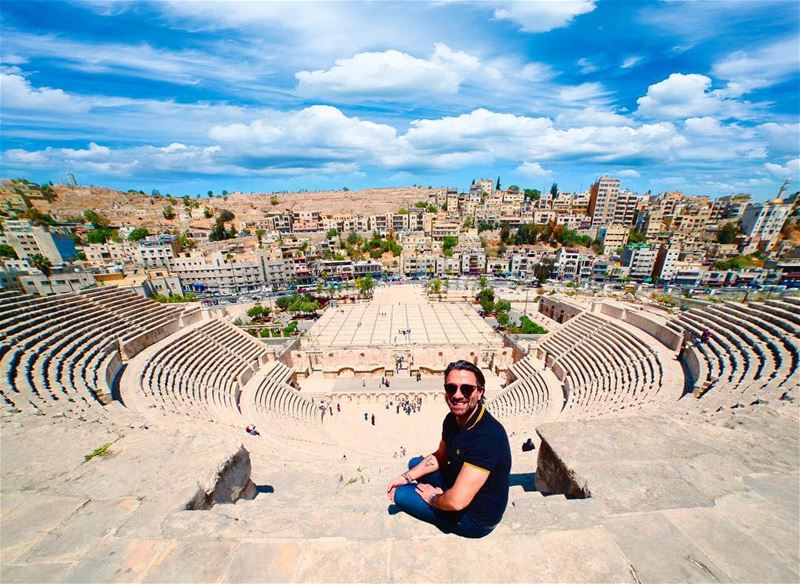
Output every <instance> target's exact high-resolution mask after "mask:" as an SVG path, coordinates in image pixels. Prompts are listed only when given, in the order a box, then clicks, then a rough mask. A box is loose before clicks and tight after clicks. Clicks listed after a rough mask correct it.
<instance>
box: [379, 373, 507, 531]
mask: <svg viewBox="0 0 800 584" xmlns="http://www.w3.org/2000/svg"><path fill="white" fill-rule="evenodd" d="M444 381H445V383H444V391H445V400H446V401H447V405H448V406H449V408H450V413H449V414H447V416H446V417H445V419H444V422H443V424H442V439H441V441H440V442H439V448H438V449H437V450H436V452H434V453H433V454H429V455H428V456H426V457H422V456H418V457H415V458H412V459H411V460H410V461H409V463H408V470H407V471H405V472H404V473H402V474H401V475H399V476H397V477H395V478H394V479H393V480H392V481H391V482H390V483H389V487H388V490H387V493H388V496H389V500H391V501H393V502H394V503H395V505H397V506H398V507H399V508H400V509H401V510H403V511H405V512H406V513H408V514H409V515H413V516H414V517H416V518H417V519H421V520H423V521H427V522H428V523H432V524H434V525H435V526H437V527H438V528H439V529H441V530H442V531H445V532H448V533H454V534H456V535H460V536H463V537H484V536H486V535H488V534H489V533H491V532H492V530H493V529H494V528H495V527H496V526H497V524H498V523H500V519H501V518H502V517H503V513H504V512H505V510H506V505H507V504H508V481H509V475H510V473H511V448H510V446H509V443H508V436H507V434H506V431H505V429H504V428H503V426H502V425H501V424H500V422H498V421H497V420H496V419H495V418H494V417H493V416H492V415H491V414H490V413H489V412H488V411H486V407H485V406H484V405H483V394H484V390H485V385H486V380H485V378H484V376H483V373H482V372H481V370H480V369H479V368H478V367H476V366H475V365H473V364H472V363H470V362H469V361H463V360H461V361H456V362H454V363H450V365H448V366H447V369H445V372H444ZM415 481H416V483H415Z"/></svg>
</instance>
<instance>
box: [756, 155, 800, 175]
mask: <svg viewBox="0 0 800 584" xmlns="http://www.w3.org/2000/svg"><path fill="white" fill-rule="evenodd" d="M764 168H766V169H767V172H769V173H770V174H771V175H773V176H776V177H778V178H786V177H789V176H790V177H792V178H793V179H794V180H797V178H798V177H800V158H794V159H792V160H789V161H787V162H786V163H785V164H775V163H772V162H767V163H765V164H764Z"/></svg>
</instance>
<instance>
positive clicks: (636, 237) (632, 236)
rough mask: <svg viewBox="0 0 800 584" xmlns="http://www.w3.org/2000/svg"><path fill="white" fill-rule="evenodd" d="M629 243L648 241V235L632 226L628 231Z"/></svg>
mask: <svg viewBox="0 0 800 584" xmlns="http://www.w3.org/2000/svg"><path fill="white" fill-rule="evenodd" d="M628 243H647V235H646V234H645V233H644V232H642V231H636V229H634V228H633V227H631V228H630V231H628Z"/></svg>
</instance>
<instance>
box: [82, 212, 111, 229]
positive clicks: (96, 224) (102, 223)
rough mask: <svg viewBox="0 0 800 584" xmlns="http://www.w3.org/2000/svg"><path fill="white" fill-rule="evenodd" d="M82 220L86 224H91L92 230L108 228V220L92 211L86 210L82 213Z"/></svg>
mask: <svg viewBox="0 0 800 584" xmlns="http://www.w3.org/2000/svg"><path fill="white" fill-rule="evenodd" d="M83 218H84V219H86V221H87V222H89V223H91V224H92V228H93V229H104V228H106V227H108V220H107V219H106V218H105V217H103V216H101V215H100V214H99V213H98V212H97V211H95V210H94V209H86V210H85V211H84V212H83Z"/></svg>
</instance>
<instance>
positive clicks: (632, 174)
mask: <svg viewBox="0 0 800 584" xmlns="http://www.w3.org/2000/svg"><path fill="white" fill-rule="evenodd" d="M614 175H616V176H621V177H622V178H639V177H640V176H642V175H641V174H640V173H639V171H638V170H634V169H632V168H625V169H622V170H618V171H616V172H615V173H614Z"/></svg>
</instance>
